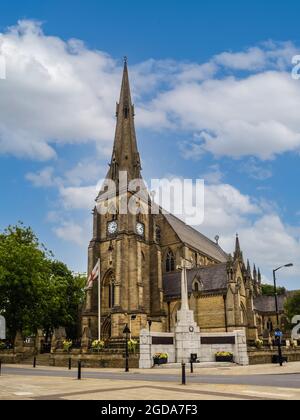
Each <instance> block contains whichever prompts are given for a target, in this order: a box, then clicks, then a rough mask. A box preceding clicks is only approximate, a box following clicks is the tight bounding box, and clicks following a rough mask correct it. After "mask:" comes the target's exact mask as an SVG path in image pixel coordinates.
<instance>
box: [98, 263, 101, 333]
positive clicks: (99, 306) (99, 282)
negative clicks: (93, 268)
mask: <svg viewBox="0 0 300 420" xmlns="http://www.w3.org/2000/svg"><path fill="white" fill-rule="evenodd" d="M100 268H101V267H100V258H99V260H98V340H101V270H100Z"/></svg>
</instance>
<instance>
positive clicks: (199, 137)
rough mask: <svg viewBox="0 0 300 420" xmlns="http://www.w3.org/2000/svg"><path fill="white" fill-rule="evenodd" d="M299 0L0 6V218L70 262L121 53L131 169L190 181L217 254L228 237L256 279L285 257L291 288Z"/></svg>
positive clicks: (106, 146) (80, 256)
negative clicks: (23, 227) (132, 123)
mask: <svg viewBox="0 0 300 420" xmlns="http://www.w3.org/2000/svg"><path fill="white" fill-rule="evenodd" d="M299 9H300V6H299V5H297V4H296V3H295V2H294V1H284V2H283V1H272V2H270V1H265V2H261V1H251V2H250V1H243V2H241V1H240V2H238V1H227V2H224V1H210V2H208V1H205V2H204V1H203V2H196V1H188V0H186V1H176V2H175V1H171V0H164V1H163V2H162V1H156V0H153V1H151V2H146V1H145V2H140V1H139V2H138V1H131V0H129V1H127V2H124V1H118V0H116V1H114V2H113V3H112V2H104V1H85V2H82V1H66V0H65V1H64V0H63V1H56V0H52V1H51V2H40V1H26V0H23V1H14V0H12V1H10V2H7V3H6V4H4V5H2V6H1V17H0V32H1V33H2V35H1V43H0V47H1V53H2V54H3V56H4V57H5V59H6V64H7V69H6V70H7V78H6V80H0V104H1V109H2V112H1V115H0V164H1V166H0V174H1V178H0V187H1V191H2V197H3V200H2V203H1V207H0V228H1V229H3V228H4V227H5V226H7V225H8V224H9V223H15V222H16V221H18V220H22V221H24V223H26V224H29V225H31V226H32V227H33V228H34V229H35V230H36V231H37V233H38V234H39V236H40V237H41V239H42V241H43V242H44V243H46V245H47V246H48V247H49V248H51V249H52V250H53V251H54V253H55V255H56V257H57V258H59V259H61V260H63V261H65V262H66V263H67V264H68V265H69V266H70V267H71V268H72V269H74V270H76V271H85V267H86V260H87V256H86V248H87V244H88V239H89V236H90V231H89V230H90V219H91V217H90V213H91V211H90V209H91V208H92V202H91V204H90V199H91V197H92V196H93V194H94V195H95V191H96V189H95V185H96V183H97V181H98V179H99V178H100V177H102V176H104V175H105V172H106V169H107V166H106V165H107V162H108V161H109V155H110V151H111V146H112V141H113V131H114V118H113V117H114V111H115V102H116V100H117V99H118V95H119V87H120V82H121V71H122V57H123V56H124V55H127V56H128V57H129V65H130V77H131V83H132V89H133V92H134V99H135V103H136V109H137V116H136V122H137V132H138V138H139V147H140V152H141V155H142V160H143V168H144V176H145V177H146V178H147V179H150V178H151V177H163V176H174V175H177V176H180V177H187V178H194V179H195V178H198V177H202V176H203V177H204V179H205V180H206V183H207V191H206V219H205V223H204V225H203V226H201V227H199V228H200V230H202V231H203V232H204V233H206V234H207V235H208V236H210V237H214V236H215V235H216V234H219V235H220V237H221V244H222V245H223V247H224V248H225V249H226V251H228V252H230V251H232V247H233V244H234V236H235V233H236V232H239V234H240V236H241V242H242V246H243V248H244V250H245V254H246V256H247V257H249V259H250V260H251V262H256V263H257V265H259V266H261V268H262V271H263V274H264V276H265V278H266V279H267V280H268V279H270V277H271V275H270V273H271V270H272V268H273V267H275V266H277V265H281V264H284V263H287V262H290V260H291V261H292V262H294V263H295V268H294V269H292V270H289V271H288V272H286V273H282V274H281V275H282V278H281V283H283V284H285V285H286V286H288V287H290V288H299V275H300V267H299V257H300V242H299V236H300V200H299V187H298V182H297V181H298V179H299V178H300V176H299V175H300V169H299V168H300V165H299V149H300V123H299V121H298V120H299V118H298V116H297V109H299V105H300V80H298V81H295V80H293V79H292V77H291V71H292V64H291V59H292V57H293V56H294V55H296V54H300V39H299V28H298V26H299V25H298V16H299V12H300V10H299ZM18 21H19V23H18ZM37 22H40V23H37ZM71 39H73V40H74V39H76V40H80V41H82V43H79V42H78V41H76V42H74V41H70V40H71ZM158 150H159V151H158Z"/></svg>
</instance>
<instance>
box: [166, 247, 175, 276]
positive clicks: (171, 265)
mask: <svg viewBox="0 0 300 420" xmlns="http://www.w3.org/2000/svg"><path fill="white" fill-rule="evenodd" d="M172 271H175V257H174V254H173V252H172V251H169V252H168V253H167V258H166V272H167V273H170V272H172Z"/></svg>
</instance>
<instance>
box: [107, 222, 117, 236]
mask: <svg viewBox="0 0 300 420" xmlns="http://www.w3.org/2000/svg"><path fill="white" fill-rule="evenodd" d="M107 230H108V233H109V234H110V235H114V234H115V233H116V232H117V231H118V223H117V222H115V221H113V222H110V223H108V226H107Z"/></svg>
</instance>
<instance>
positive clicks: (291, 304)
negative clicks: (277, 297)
mask: <svg viewBox="0 0 300 420" xmlns="http://www.w3.org/2000/svg"><path fill="white" fill-rule="evenodd" d="M284 308H285V312H286V314H287V317H288V319H289V321H290V322H291V321H292V319H293V318H294V316H295V315H300V292H295V293H294V294H293V295H292V296H291V297H289V298H288V299H287V300H286V302H285V305H284Z"/></svg>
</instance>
